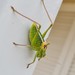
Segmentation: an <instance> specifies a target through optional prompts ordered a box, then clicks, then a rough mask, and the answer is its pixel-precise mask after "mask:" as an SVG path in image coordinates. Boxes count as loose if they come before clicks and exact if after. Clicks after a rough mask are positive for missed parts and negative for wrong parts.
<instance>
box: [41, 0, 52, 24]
mask: <svg viewBox="0 0 75 75" xmlns="http://www.w3.org/2000/svg"><path fill="white" fill-rule="evenodd" d="M41 1H42V4H43V7H44V9H45V11H46V14H47V16H48V18H49V20H50V22H51V24H52V20H51V18H50V16H49V13H48V11H47V9H46V6H45V3H44V0H41Z"/></svg>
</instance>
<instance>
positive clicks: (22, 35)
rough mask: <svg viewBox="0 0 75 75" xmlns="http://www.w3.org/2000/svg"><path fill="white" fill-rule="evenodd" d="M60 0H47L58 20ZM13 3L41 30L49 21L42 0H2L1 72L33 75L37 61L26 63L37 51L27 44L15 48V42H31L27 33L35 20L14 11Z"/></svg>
mask: <svg viewBox="0 0 75 75" xmlns="http://www.w3.org/2000/svg"><path fill="white" fill-rule="evenodd" d="M61 2H62V0H46V1H45V4H46V6H47V9H48V12H49V14H50V16H51V19H52V21H54V20H55V17H56V15H57V12H58V10H59V8H60V5H61ZM10 6H14V7H15V8H16V9H17V10H18V11H20V12H21V13H23V14H24V15H26V16H28V17H30V18H32V19H34V20H36V21H37V22H39V23H41V24H42V29H41V31H42V32H43V31H44V30H45V29H46V28H47V27H48V26H49V25H50V22H49V20H48V18H47V15H46V13H45V11H44V9H43V6H42V3H41V0H3V1H2V0H0V75H32V73H33V70H34V68H35V65H36V63H35V64H33V65H31V66H30V68H28V69H26V66H27V64H28V63H29V62H31V61H32V60H33V57H34V52H33V51H32V50H31V49H29V48H27V47H15V46H14V45H13V44H12V42H17V43H22V44H29V40H28V32H29V28H30V26H31V23H32V22H30V21H29V20H26V19H24V18H23V17H20V16H19V15H17V14H14V13H13V11H12V10H11V8H10ZM46 38H47V36H46Z"/></svg>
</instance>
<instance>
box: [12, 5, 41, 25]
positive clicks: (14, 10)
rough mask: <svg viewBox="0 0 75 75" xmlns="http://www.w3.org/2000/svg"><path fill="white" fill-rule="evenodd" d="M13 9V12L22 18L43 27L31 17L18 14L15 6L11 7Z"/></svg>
mask: <svg viewBox="0 0 75 75" xmlns="http://www.w3.org/2000/svg"><path fill="white" fill-rule="evenodd" d="M11 9H12V10H13V12H16V13H17V14H19V15H20V16H22V17H24V18H26V19H28V20H30V21H32V22H34V23H36V24H38V25H39V26H41V24H39V23H38V22H36V21H34V20H33V19H31V18H29V17H27V16H25V15H23V14H21V13H20V12H18V11H17V10H16V9H15V8H14V7H13V6H11Z"/></svg>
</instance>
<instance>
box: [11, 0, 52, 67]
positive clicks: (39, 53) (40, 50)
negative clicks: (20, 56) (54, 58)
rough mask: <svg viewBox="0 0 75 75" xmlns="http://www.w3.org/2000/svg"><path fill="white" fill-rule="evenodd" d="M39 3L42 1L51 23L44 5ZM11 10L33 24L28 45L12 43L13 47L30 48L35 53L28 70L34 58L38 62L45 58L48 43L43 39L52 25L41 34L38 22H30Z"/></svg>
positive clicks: (14, 10)
mask: <svg viewBox="0 0 75 75" xmlns="http://www.w3.org/2000/svg"><path fill="white" fill-rule="evenodd" d="M41 1H42V4H43V7H44V9H45V11H46V13H47V16H48V18H49V20H50V22H51V23H52V21H51V19H50V16H49V14H48V11H47V9H46V6H45V4H44V0H41ZM11 8H12V10H13V12H15V13H17V14H19V15H21V16H22V17H24V18H26V19H28V20H30V21H32V22H33V23H32V25H31V28H30V32H29V41H30V45H22V44H17V43H15V42H13V44H14V45H17V46H27V47H30V48H32V49H33V50H35V51H36V54H35V57H34V60H33V61H32V62H31V63H29V64H28V65H27V68H28V67H29V66H30V65H31V64H33V63H34V62H35V60H36V58H38V60H40V59H41V58H43V57H45V56H46V49H47V46H48V45H49V43H47V42H46V40H44V37H45V35H46V33H47V32H48V31H49V29H50V28H51V27H52V24H51V25H50V26H49V27H48V28H47V30H46V31H45V32H44V33H43V34H42V33H41V32H40V29H41V24H39V23H38V22H36V21H34V20H32V19H31V18H29V17H27V16H24V15H23V14H21V13H19V12H18V11H17V10H16V9H15V8H14V7H13V6H11Z"/></svg>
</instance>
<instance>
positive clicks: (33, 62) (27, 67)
mask: <svg viewBox="0 0 75 75" xmlns="http://www.w3.org/2000/svg"><path fill="white" fill-rule="evenodd" d="M36 57H37V56H36V55H35V57H34V60H33V61H32V62H31V63H29V64H28V65H27V68H29V66H30V65H31V64H33V63H34V62H35V60H36Z"/></svg>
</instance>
